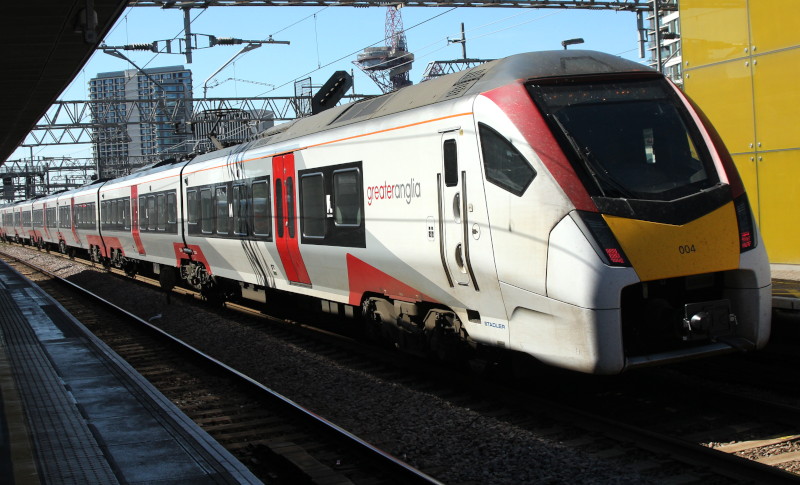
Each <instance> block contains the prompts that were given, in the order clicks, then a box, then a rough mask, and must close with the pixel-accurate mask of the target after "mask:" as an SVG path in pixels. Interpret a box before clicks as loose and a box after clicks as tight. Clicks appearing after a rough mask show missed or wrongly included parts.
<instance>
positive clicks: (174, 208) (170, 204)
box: [167, 192, 178, 224]
mask: <svg viewBox="0 0 800 485" xmlns="http://www.w3.org/2000/svg"><path fill="white" fill-rule="evenodd" d="M177 222H178V202H177V198H176V197H175V192H169V193H167V224H177Z"/></svg>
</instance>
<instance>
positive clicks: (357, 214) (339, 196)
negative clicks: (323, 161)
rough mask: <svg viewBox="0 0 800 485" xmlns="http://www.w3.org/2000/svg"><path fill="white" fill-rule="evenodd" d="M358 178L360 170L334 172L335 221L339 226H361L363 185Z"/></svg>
mask: <svg viewBox="0 0 800 485" xmlns="http://www.w3.org/2000/svg"><path fill="white" fill-rule="evenodd" d="M358 176H359V171H358V169H349V170H338V171H336V172H333V203H334V219H333V220H334V222H335V224H336V225H337V226H359V225H361V190H360V189H361V183H360V182H359V180H358V179H359V177H358Z"/></svg>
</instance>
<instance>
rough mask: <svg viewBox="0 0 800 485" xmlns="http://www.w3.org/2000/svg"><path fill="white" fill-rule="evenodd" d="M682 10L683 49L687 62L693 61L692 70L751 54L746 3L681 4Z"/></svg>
mask: <svg viewBox="0 0 800 485" xmlns="http://www.w3.org/2000/svg"><path fill="white" fill-rule="evenodd" d="M679 6H680V15H681V49H682V50H683V59H684V61H686V59H691V61H690V64H689V67H695V66H702V65H706V64H711V63H715V62H722V61H728V60H731V59H736V58H739V57H742V56H746V55H747V54H748V49H749V47H750V37H749V34H748V27H747V0H681V1H680V2H679ZM687 30H688V31H689V32H691V33H692V35H691V36H687V35H685V32H686V31H687Z"/></svg>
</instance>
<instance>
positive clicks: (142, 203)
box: [139, 195, 147, 231]
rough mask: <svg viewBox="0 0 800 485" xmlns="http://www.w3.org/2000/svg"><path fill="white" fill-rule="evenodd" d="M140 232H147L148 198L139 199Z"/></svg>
mask: <svg viewBox="0 0 800 485" xmlns="http://www.w3.org/2000/svg"><path fill="white" fill-rule="evenodd" d="M139 230H140V231H146V230H147V197H145V196H144V195H143V196H141V197H139Z"/></svg>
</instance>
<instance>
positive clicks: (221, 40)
mask: <svg viewBox="0 0 800 485" xmlns="http://www.w3.org/2000/svg"><path fill="white" fill-rule="evenodd" d="M242 42H244V41H243V40H242V39H234V38H233V37H217V38H216V43H217V44H220V45H236V44H241V43H242Z"/></svg>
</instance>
